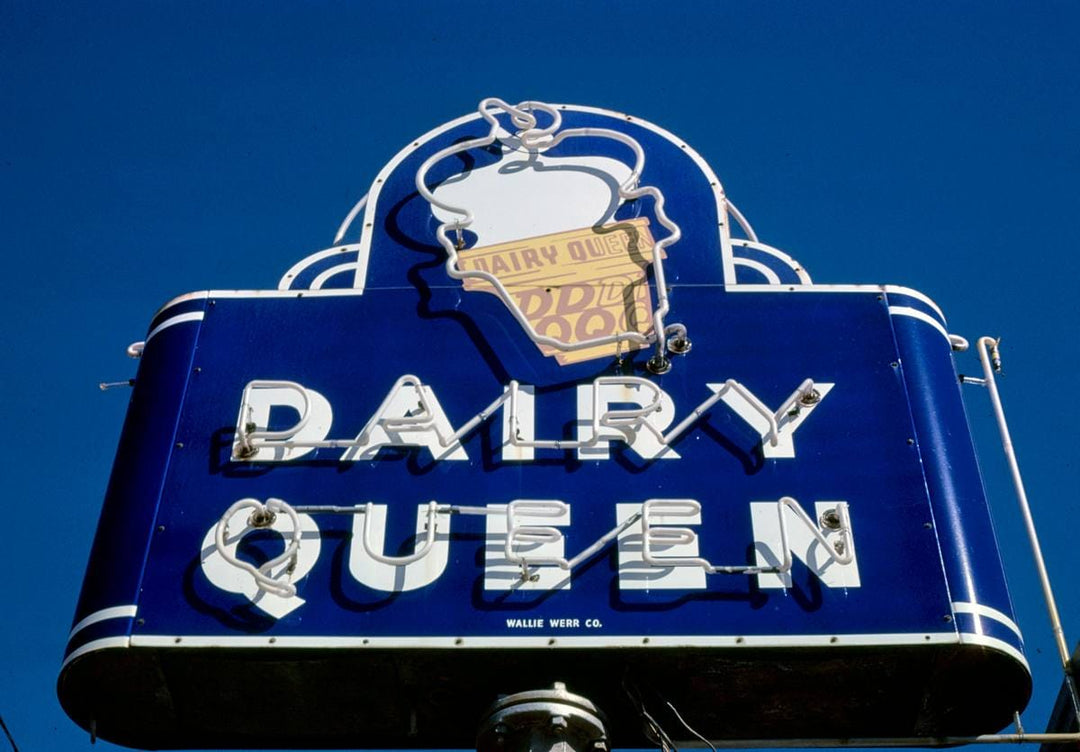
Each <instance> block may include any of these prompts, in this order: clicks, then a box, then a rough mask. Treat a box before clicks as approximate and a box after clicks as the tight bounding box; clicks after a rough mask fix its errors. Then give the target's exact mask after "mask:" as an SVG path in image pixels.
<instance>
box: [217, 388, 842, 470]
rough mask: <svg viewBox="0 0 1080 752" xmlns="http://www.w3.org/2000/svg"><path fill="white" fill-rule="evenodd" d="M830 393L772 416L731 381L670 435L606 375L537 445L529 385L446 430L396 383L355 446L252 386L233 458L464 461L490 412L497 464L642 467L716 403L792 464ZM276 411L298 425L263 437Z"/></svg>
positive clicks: (648, 400)
mask: <svg viewBox="0 0 1080 752" xmlns="http://www.w3.org/2000/svg"><path fill="white" fill-rule="evenodd" d="M833 386H834V384H829V383H815V382H813V381H812V380H811V379H806V380H804V381H803V382H802V383H801V384H800V385H799V386H798V387H797V388H796V389H795V391H794V392H793V393H792V394H791V396H790V397H788V398H787V399H786V400H785V401H784V402H783V404H781V405H780V407H779V408H777V409H773V408H771V407H769V406H767V405H765V403H764V402H762V400H761V399H759V398H758V397H757V396H756V395H755V394H754V393H753V392H752V391H750V389H748V388H747V387H745V386H744V385H742V384H740V383H739V382H737V381H735V380H734V379H728V380H727V381H724V382H722V383H708V384H706V387H707V388H708V389H709V390H710V391H711V395H710V396H709V397H707V398H706V399H705V400H703V401H702V402H701V403H700V404H699V405H697V406H696V407H695V408H694V409H693V410H691V411H690V412H689V413H688V414H686V416H685V417H684V418H683V419H682V420H681V421H680V422H679V423H677V424H675V425H674V426H672V424H673V423H674V422H675V419H676V409H675V404H674V402H673V400H672V399H671V397H670V396H669V395H668V394H667V393H666V392H664V391H663V390H662V389H660V387H658V386H657V385H656V384H654V383H653V382H651V381H648V380H646V379H642V378H637V377H633V376H606V377H601V378H598V379H596V380H595V381H593V382H591V383H587V384H579V385H578V386H577V416H576V417H577V436H576V438H574V439H565V440H542V439H537V438H536V410H537V398H536V393H535V389H534V388H533V387H532V386H529V385H520V384H518V383H517V382H516V381H511V382H510V384H509V385H507V386H506V387H505V388H504V389H503V392H502V394H500V395H499V396H497V397H496V398H495V399H494V400H493V401H492V402H491V403H490V404H488V405H487V406H486V407H485V408H483V409H482V410H481V411H480V412H478V413H477V414H476V415H474V416H473V417H472V418H471V419H469V420H468V421H466V422H465V423H464V424H462V425H461V426H459V427H458V428H456V429H455V428H454V426H453V424H452V423H451V422H450V418H449V417H448V416H447V414H446V412H445V411H444V410H443V408H442V405H441V404H440V402H439V400H438V397H437V396H436V394H435V391H434V390H433V389H432V387H431V386H428V385H426V384H424V383H423V382H421V381H420V379H418V378H417V377H415V376H411V375H405V376H402V377H401V378H399V379H398V380H397V381H396V382H395V383H394V385H393V386H392V387H391V389H390V391H389V393H388V394H387V395H386V398H385V399H384V400H383V401H382V403H381V404H380V405H379V407H378V408H377V409H376V411H375V413H374V414H373V415H372V416H371V418H370V419H369V420H368V422H367V424H366V425H365V426H364V428H363V430H361V431H360V433H359V434H358V435H357V436H356V437H355V438H350V439H328V438H327V437H328V436H329V435H330V427H331V424H332V422H333V417H334V415H333V408H332V407H331V405H330V401H329V400H328V399H327V398H326V397H324V396H323V395H322V394H320V393H319V392H318V391H316V390H314V389H311V388H309V387H306V386H303V385H301V384H298V383H296V382H293V381H270V380H257V381H251V382H249V383H248V384H247V386H246V387H245V388H244V393H243V398H242V401H241V404H240V412H239V416H238V418H237V423H236V439H235V441H234V444H233V459H234V460H236V461H245V462H289V461H293V460H297V459H300V458H301V457H303V456H305V455H307V454H309V453H310V452H312V451H314V450H315V449H342V450H344V451H343V452H342V454H341V456H340V460H341V461H342V462H350V461H357V460H367V459H372V458H373V457H375V456H376V455H377V454H378V452H379V450H381V449H382V448H384V447H409V446H415V447H422V448H424V449H427V450H428V451H429V452H431V455H432V456H433V457H434V458H435V459H436V460H445V461H466V460H468V459H469V457H468V454H467V453H466V451H465V448H464V447H463V446H462V444H461V441H462V439H463V438H465V437H466V436H467V435H468V434H469V433H471V432H472V431H473V430H474V429H475V428H476V427H477V426H478V425H480V424H481V423H483V422H484V421H486V420H488V419H489V418H490V417H491V416H492V415H494V414H495V413H496V412H501V413H502V432H503V439H502V446H501V448H500V452H501V457H502V459H503V460H504V461H529V460H532V459H534V457H535V453H536V451H537V450H556V451H568V450H573V451H576V453H577V456H578V458H579V459H582V460H586V459H592V460H602V459H608V458H609V456H610V445H611V442H612V441H621V442H625V443H626V444H627V446H628V447H629V448H630V449H632V450H633V451H634V452H635V453H637V454H638V455H639V456H640V457H642V458H643V459H646V460H653V459H665V460H667V459H678V457H679V454H678V452H677V451H675V449H674V448H673V447H672V446H671V444H672V443H673V442H674V441H675V440H676V439H677V438H678V437H679V436H681V435H682V434H683V433H684V432H685V431H687V430H688V429H689V428H690V427H691V426H692V425H693V424H694V423H696V422H697V421H698V420H699V419H700V418H701V416H702V415H704V414H705V413H706V412H707V411H708V410H710V409H711V408H712V407H713V406H714V405H715V404H716V403H718V402H723V403H724V405H726V407H727V408H728V409H730V410H731V411H733V412H734V413H735V414H736V415H737V416H739V417H740V418H741V419H742V420H744V421H745V422H746V423H747V424H749V425H750V426H751V427H752V428H753V429H754V430H755V431H756V432H757V433H758V435H759V436H760V437H761V450H762V454H763V456H764V457H765V458H766V459H782V458H793V457H795V438H794V437H795V432H796V430H797V429H798V428H799V427H800V426H801V425H802V424H803V423H804V422H805V421H806V419H807V418H808V417H809V416H810V414H811V413H812V412H813V411H814V410H815V409H816V408H817V406H818V405H819V404H820V403H821V401H822V400H823V399H824V398H825V396H826V395H827V394H828V393H829V391H830V390H831V389H832V388H833ZM627 405H632V406H633V407H626V406H627ZM281 408H288V409H291V410H294V411H296V413H298V414H299V419H298V420H297V421H296V423H295V424H294V425H293V426H291V427H290V428H287V429H283V430H274V431H271V430H269V428H268V426H269V425H270V415H271V412H273V411H275V410H278V409H281Z"/></svg>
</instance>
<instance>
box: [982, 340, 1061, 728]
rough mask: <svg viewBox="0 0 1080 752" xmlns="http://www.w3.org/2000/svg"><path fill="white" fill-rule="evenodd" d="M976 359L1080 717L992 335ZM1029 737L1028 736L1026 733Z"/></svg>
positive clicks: (984, 342) (1051, 623)
mask: <svg viewBox="0 0 1080 752" xmlns="http://www.w3.org/2000/svg"><path fill="white" fill-rule="evenodd" d="M978 350H979V360H980V361H981V362H982V368H983V374H984V375H985V377H986V389H987V392H988V393H989V395H990V402H991V404H992V405H993V407H994V416H995V417H996V418H997V425H998V431H999V432H1000V434H1001V447H1002V449H1004V450H1005V458H1006V459H1007V460H1008V463H1009V470H1010V472H1011V473H1012V480H1013V486H1014V488H1015V489H1016V498H1017V501H1018V502H1019V503H1020V514H1021V516H1023V518H1024V527H1025V528H1026V529H1027V535H1028V542H1029V543H1030V544H1031V554H1032V557H1033V558H1034V560H1035V569H1036V570H1037V571H1038V574H1039V582H1040V584H1041V585H1042V591H1043V598H1044V599H1045V600H1046V611H1047V614H1048V616H1049V617H1050V626H1051V628H1052V629H1053V632H1054V640H1055V642H1056V643H1057V649H1058V655H1059V656H1060V658H1061V666H1062V669H1063V670H1064V672H1065V686H1066V687H1068V691H1069V696H1070V698H1071V699H1072V704H1073V712H1074V713H1076V715H1077V717H1080V697H1078V696H1077V691H1076V683H1075V681H1074V680H1073V675H1072V660H1071V656H1070V654H1069V646H1068V643H1067V642H1066V640H1065V630H1064V629H1063V628H1062V626H1061V617H1060V616H1059V615H1058V608H1057V601H1056V600H1055V599H1054V591H1053V589H1052V588H1051V587H1050V575H1049V573H1048V572H1047V570H1046V562H1045V560H1044V559H1043V554H1042V547H1041V546H1040V545H1039V535H1038V533H1037V532H1036V531H1035V521H1034V520H1033V519H1032V516H1031V507H1030V505H1029V504H1028V498H1027V492H1026V491H1025V490H1024V480H1023V478H1022V477H1021V475H1020V465H1019V463H1018V462H1017V459H1016V450H1015V449H1014V448H1013V443H1012V437H1011V436H1010V434H1009V426H1008V423H1007V422H1006V420H1005V409H1004V408H1003V407H1002V405H1001V397H1000V396H999V395H998V390H997V383H996V381H995V378H994V373H995V372H996V371H1000V370H1001V353H1000V351H999V350H998V341H997V340H996V339H994V338H993V337H980V338H979V346H978ZM1028 736H1030V735H1028Z"/></svg>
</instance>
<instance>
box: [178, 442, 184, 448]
mask: <svg viewBox="0 0 1080 752" xmlns="http://www.w3.org/2000/svg"><path fill="white" fill-rule="evenodd" d="M176 448H177V449H183V448H184V442H182V441H178V442H176Z"/></svg>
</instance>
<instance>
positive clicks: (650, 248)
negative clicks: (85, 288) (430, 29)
mask: <svg viewBox="0 0 1080 752" xmlns="http://www.w3.org/2000/svg"><path fill="white" fill-rule="evenodd" d="M733 223H734V231H735V232H734V234H733V232H732V230H733V227H732V225H733ZM357 235H358V237H357ZM349 236H354V237H356V239H355V241H354V242H346V238H348V237H349ZM336 241H337V242H338V243H339V245H337V246H336V247H334V248H330V249H327V250H326V251H320V252H319V253H316V254H313V255H311V256H309V257H308V258H307V259H304V260H303V261H301V262H300V263H299V264H297V265H296V266H294V267H293V268H291V269H290V270H289V272H288V273H287V274H286V275H285V277H284V278H283V279H282V281H281V285H280V287H281V288H282V289H318V290H320V291H325V290H329V289H341V290H342V292H345V293H347V292H353V293H356V292H362V291H363V290H365V289H389V288H397V287H400V286H401V285H402V281H403V280H405V279H408V278H409V275H410V272H412V273H414V274H415V270H416V267H417V264H418V259H419V260H420V261H424V260H426V258H425V255H424V254H428V255H436V254H438V253H440V251H441V253H442V254H443V255H444V259H445V264H444V267H443V269H442V270H439V271H442V272H444V274H443V275H440V274H439V273H438V272H436V271H434V270H433V271H431V272H428V273H425V274H423V275H420V276H423V277H424V281H425V284H426V285H427V286H429V287H441V286H447V285H452V284H454V283H455V282H460V283H461V284H462V285H463V287H464V289H465V290H466V291H471V292H484V293H489V294H494V295H496V296H497V297H498V298H499V299H500V300H502V302H503V303H504V304H505V306H506V307H507V309H508V312H509V313H510V314H511V315H512V316H513V318H514V319H516V321H517V323H518V324H519V325H520V326H521V327H522V329H523V330H524V331H525V332H526V333H527V334H528V336H529V337H530V339H532V340H533V341H534V342H535V343H536V344H537V345H538V346H539V347H540V348H541V350H542V351H544V352H545V354H549V355H554V356H555V358H556V360H557V361H558V362H560V363H564V364H565V363H575V362H581V361H583V360H591V359H595V358H599V357H609V356H613V355H616V354H617V353H620V352H628V351H631V350H639V349H643V348H649V347H651V348H653V351H654V355H653V358H652V359H650V361H649V365H650V370H652V371H653V372H654V373H660V372H663V371H664V370H666V351H667V350H668V349H671V350H672V351H673V352H679V351H681V350H682V349H684V348H685V347H687V346H688V345H687V343H686V340H687V332H686V330H685V327H684V326H683V325H681V324H680V323H678V311H677V310H675V311H672V310H671V302H670V296H669V293H670V290H671V289H673V288H677V287H679V286H685V285H717V286H724V287H731V286H735V285H753V286H757V285H765V286H766V287H769V286H779V285H792V284H797V285H806V284H809V283H810V277H809V275H808V274H807V273H806V272H805V270H804V269H803V268H802V267H801V266H800V265H799V264H798V263H797V262H795V261H794V260H793V259H791V257H789V256H788V255H787V254H785V253H783V252H782V251H779V250H777V249H774V248H771V247H769V246H767V245H765V244H763V243H761V242H760V241H758V239H757V237H756V235H755V234H754V231H753V229H752V228H751V227H750V225H749V223H747V222H746V220H745V219H744V218H743V217H742V215H741V214H740V213H739V212H738V211H737V210H736V209H735V207H734V206H733V205H732V204H731V203H730V201H728V199H727V198H726V196H725V195H724V191H723V187H722V185H721V183H720V180H719V179H718V178H717V176H716V174H715V173H714V172H713V171H712V169H711V168H710V167H709V166H708V164H706V163H705V161H704V160H703V159H702V158H701V156H700V155H699V154H697V152H695V151H694V150H693V149H692V148H691V147H690V146H689V145H688V144H686V143H685V142H683V141H682V140H680V139H679V138H678V137H676V136H675V135H673V134H671V133H670V132H668V131H666V130H664V129H663V128H660V127H658V126H656V125H653V124H652V123H649V122H647V121H644V120H641V119H638V118H634V117H631V116H628V115H623V114H621V113H617V112H613V111H609V110H603V109H598V108H593V107H581V106H576V105H564V104H560V105H547V104H544V103H541V102H523V103H520V104H518V105H510V104H508V103H506V102H504V101H502V100H499V99H496V98H488V99H485V100H483V101H482V102H481V103H480V106H479V108H478V111H477V112H476V113H473V114H471V115H468V116H465V117H462V118H458V119H457V120H453V121H451V122H449V123H447V124H445V125H443V126H440V127H439V128H436V129H434V130H432V131H429V132H428V133H426V134H424V135H423V136H421V137H420V138H418V139H416V140H414V141H412V142H411V143H410V144H409V145H408V146H406V147H405V148H404V149H402V150H401V151H400V152H398V154H397V155H395V157H394V158H393V159H392V160H391V161H390V162H389V163H388V164H387V166H386V167H385V168H384V169H383V170H382V171H380V173H379V174H378V175H377V176H376V179H375V181H374V183H373V184H372V186H371V190H370V191H369V193H368V194H367V195H366V196H365V197H364V199H363V200H362V201H361V202H360V203H359V204H358V205H357V207H356V208H354V210H353V212H351V213H350V214H349V216H348V217H347V218H346V221H345V223H344V224H343V225H342V228H341V230H340V231H339V233H338V237H337V238H336ZM418 254H421V255H419V256H418ZM425 266H426V265H425ZM601 298H603V299H604V300H606V301H607V302H606V303H605V304H603V305H598V306H595V311H596V313H595V314H594V316H593V317H592V318H591V319H588V320H587V321H586V322H585V323H586V325H585V326H580V327H567V326H566V325H565V320H563V319H559V320H558V321H557V322H556V323H554V324H552V322H551V321H550V320H548V321H546V322H545V318H546V317H547V316H548V315H549V314H550V312H551V311H553V310H558V309H559V308H560V306H561V307H562V309H563V310H566V309H569V310H570V311H574V310H577V309H585V308H591V307H590V303H593V302H598V301H599V300H600V299H601ZM579 320H580V317H579ZM542 323H545V324H546V327H545V328H543V330H541V328H540V327H539V325H540V324H542ZM669 340H674V342H673V343H669ZM669 345H670V347H669Z"/></svg>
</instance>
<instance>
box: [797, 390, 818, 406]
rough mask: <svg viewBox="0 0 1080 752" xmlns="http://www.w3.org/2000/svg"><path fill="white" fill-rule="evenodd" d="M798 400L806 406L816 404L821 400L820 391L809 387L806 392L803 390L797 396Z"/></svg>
mask: <svg viewBox="0 0 1080 752" xmlns="http://www.w3.org/2000/svg"><path fill="white" fill-rule="evenodd" d="M799 402H801V403H802V404H803V405H805V406H807V407H809V406H810V405H816V404H817V403H819V402H821V392H819V391H818V390H817V389H811V390H810V391H808V392H804V393H803V394H802V395H801V396H800V397H799Z"/></svg>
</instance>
